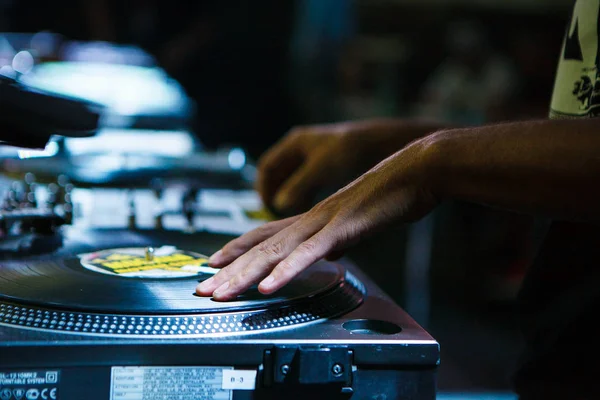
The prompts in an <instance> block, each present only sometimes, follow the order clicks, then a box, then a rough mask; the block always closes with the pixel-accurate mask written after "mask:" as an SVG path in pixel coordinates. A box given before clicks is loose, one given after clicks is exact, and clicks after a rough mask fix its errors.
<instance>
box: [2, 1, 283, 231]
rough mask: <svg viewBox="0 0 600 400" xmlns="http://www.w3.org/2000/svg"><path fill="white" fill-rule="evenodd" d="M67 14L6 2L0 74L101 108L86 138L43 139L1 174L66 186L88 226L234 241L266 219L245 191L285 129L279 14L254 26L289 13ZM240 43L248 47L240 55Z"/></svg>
mask: <svg viewBox="0 0 600 400" xmlns="http://www.w3.org/2000/svg"><path fill="white" fill-rule="evenodd" d="M25 4H27V6H25ZM277 4H279V3H277ZM71 5H72V7H71V8H69V11H68V12H65V13H63V11H64V10H61V9H60V8H59V7H56V5H54V4H53V5H52V6H50V5H47V4H39V6H40V7H31V4H30V3H16V2H14V3H10V2H9V3H6V4H5V5H4V6H5V7H6V8H5V10H4V12H5V14H6V15H8V16H9V18H7V20H6V21H7V22H10V25H9V26H4V27H1V28H3V29H2V30H4V31H7V32H9V33H3V34H0V43H1V44H2V45H1V46H0V71H1V72H2V74H3V75H5V76H8V77H9V78H12V79H16V80H17V81H19V82H20V83H21V84H24V85H26V86H27V87H29V88H32V89H34V90H42V91H48V92H50V93H53V94H57V95H60V96H69V97H73V98H78V99H82V100H85V101H91V102H94V103H97V104H100V105H103V106H104V108H103V111H102V115H101V118H100V123H99V130H98V132H97V134H96V135H95V137H93V138H86V139H85V140H80V139H78V138H69V137H67V138H62V137H53V138H52V139H51V140H50V142H49V143H48V145H47V146H46V148H45V149H44V150H43V151H35V150H29V149H14V148H3V149H2V153H1V156H2V158H3V171H4V172H5V173H7V174H8V175H9V176H11V177H13V178H17V179H22V178H23V177H24V176H25V174H27V173H33V175H35V177H36V179H37V180H38V181H41V182H45V183H47V182H54V181H56V180H57V179H58V177H60V176H67V177H68V178H69V181H70V183H71V184H73V185H75V186H76V187H77V188H78V190H77V191H76V192H75V193H74V195H73V196H72V199H71V200H75V202H76V203H78V204H79V203H81V204H88V206H82V207H81V210H80V211H81V212H83V213H85V214H87V217H86V220H88V221H89V218H88V217H89V215H90V214H92V215H115V214H118V215H119V217H118V218H117V220H118V221H119V222H118V224H120V225H123V224H125V225H126V226H129V227H141V226H147V227H150V226H161V227H163V226H170V227H172V228H175V229H188V228H190V227H195V228H194V229H216V230H227V231H228V232H232V233H242V232H244V231H246V230H248V229H250V228H251V227H254V226H256V224H259V223H262V222H263V221H264V218H268V216H266V214H263V213H262V212H261V210H260V207H261V206H260V201H259V199H258V198H257V197H256V196H255V194H254V193H253V192H252V191H251V190H247V189H250V188H251V184H252V180H253V174H254V167H253V165H252V162H251V161H252V158H253V155H254V156H257V155H258V154H260V153H261V152H262V150H263V149H264V148H266V147H267V146H268V144H270V143H272V142H273V141H274V140H275V138H274V136H277V135H280V134H281V133H282V132H285V130H286V127H285V126H284V125H285V124H287V122H283V121H288V119H289V115H288V113H287V111H286V110H285V109H286V107H287V106H286V101H285V99H284V97H285V96H284V94H283V92H284V91H283V88H282V86H283V85H282V82H281V81H282V77H281V76H280V75H277V74H271V71H273V69H271V68H276V69H277V70H279V69H281V63H282V62H283V59H282V57H281V56H282V53H283V51H284V48H283V46H284V43H285V42H286V34H285V28H283V25H284V22H285V19H284V18H283V19H282V18H281V17H278V19H277V20H278V21H281V24H279V25H278V24H270V25H269V26H268V27H265V28H264V29H265V30H264V31H263V28H260V26H262V25H261V24H257V22H260V21H261V20H262V19H266V18H269V15H270V14H269V13H270V12H277V13H280V11H281V10H280V8H281V7H283V8H285V10H287V11H286V12H282V13H280V14H281V15H285V14H286V13H287V12H289V11H291V9H290V7H291V3H290V4H289V5H286V6H281V7H279V6H277V7H275V6H274V7H271V8H267V7H264V8H262V7H249V6H248V5H245V4H242V2H240V4H238V5H237V6H236V7H235V10H234V11H232V10H231V5H228V6H227V12H225V10H224V8H223V6H220V5H219V4H218V3H217V2H201V3H198V4H191V5H190V4H188V3H186V2H181V4H176V6H174V5H173V4H171V3H170V4H169V5H168V6H166V4H165V3H162V2H153V1H138V2H134V3H132V4H128V5H122V4H120V3H118V2H108V1H104V2H78V3H74V4H71ZM246 8H248V9H246ZM33 9H35V13H33V12H32V11H31V10H33ZM266 10H269V12H268V13H267V12H266ZM42 11H47V13H45V12H42ZM278 15H279V14H278ZM242 20H243V21H244V22H243V23H242V22H241V21H242ZM251 27H252V29H251ZM257 27H258V28H257ZM44 29H48V30H49V31H51V32H60V33H50V32H49V31H44ZM272 30H278V31H279V30H281V31H282V32H283V34H282V35H277V34H275V33H274V32H273V31H272ZM20 32H24V33H20ZM28 32H38V33H28ZM61 33H63V34H61ZM280 36H281V42H279V41H276V43H275V42H273V40H272V37H280ZM239 37H243V38H244V40H243V41H240V40H239V39H238V38H239ZM248 37H250V38H255V39H256V40H252V41H250V43H252V45H251V46H250V47H248V43H249V41H247V39H248ZM267 37H268V38H269V40H262V39H264V38H267ZM217 55H218V56H217ZM274 58H276V59H277V60H278V61H277V60H275V61H274ZM267 66H268V68H267ZM232 77H233V78H232ZM282 96H283V97H282ZM278 107H279V109H278ZM231 115H235V118H231V117H230V116H231ZM259 126H260V135H255V134H254V133H257V132H258V130H259ZM242 127H243V129H242ZM30 176H31V175H30ZM86 187H87V189H85V190H84V189H83V188H86ZM175 187H176V188H177V189H174V188H175ZM173 190H175V192H173ZM211 190H212V191H211ZM115 193H116V195H115ZM42 197H43V196H42ZM225 198H226V199H227V200H224V199H225ZM92 200H93V201H92ZM192 200H193V201H192ZM194 202H195V204H192V203H194ZM200 203H201V204H202V205H201V206H198V204H200ZM90 204H91V205H90ZM196 206H197V207H196ZM99 207H100V208H99ZM102 207H103V208H102ZM107 207H108V208H110V210H108V212H106V211H107V210H106V208H107ZM190 207H191V209H190ZM83 209H85V210H83ZM139 209H144V210H150V211H149V212H147V213H146V214H144V215H142V214H143V213H141V212H139ZM156 210H162V211H156ZM185 210H187V212H186V211H185ZM100 211H102V212H100ZM116 211H118V212H116ZM76 214H77V212H76ZM153 214H155V215H153ZM171 214H178V218H177V221H176V222H174V220H173V218H171V217H172V215H171ZM200 214H201V215H202V218H201V222H198V218H196V217H198V216H199V215H200ZM169 215H171V216H169ZM182 215H183V219H182V218H181V217H182ZM224 215H227V216H228V217H227V218H223V217H224ZM249 215H250V216H251V217H249ZM75 219H76V220H77V218H75ZM98 222H101V223H107V221H105V220H101V221H98ZM113 222H114V221H112V222H111V223H113ZM248 224H249V225H248ZM186 227H187V228H186Z"/></svg>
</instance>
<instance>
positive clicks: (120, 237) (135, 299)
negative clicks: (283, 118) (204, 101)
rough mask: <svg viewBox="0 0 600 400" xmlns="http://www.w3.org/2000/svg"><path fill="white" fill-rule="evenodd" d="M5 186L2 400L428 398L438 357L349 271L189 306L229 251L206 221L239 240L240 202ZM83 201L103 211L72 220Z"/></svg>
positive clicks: (64, 184)
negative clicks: (213, 260) (218, 256)
mask: <svg viewBox="0 0 600 400" xmlns="http://www.w3.org/2000/svg"><path fill="white" fill-rule="evenodd" d="M36 143H37V142H36ZM29 178H31V176H29ZM17 186H18V187H11V188H10V189H9V190H8V192H7V196H6V197H5V199H4V201H3V203H2V207H1V208H2V209H1V210H0V236H1V238H0V400H13V399H15V400H21V399H26V400H32V399H33V400H40V399H41V400H48V399H51V400H57V399H58V400H83V399H86V400H109V399H110V400H171V399H173V400H174V399H178V400H179V399H182V400H188V399H189V400H192V399H194V400H197V399H203V400H221V399H223V400H224V399H228V400H231V399H234V400H244V399H305V398H314V399H381V400H383V399H386V400H392V399H397V400H399V399H434V398H435V373H436V368H437V365H438V363H439V345H438V343H437V342H436V341H435V340H434V339H433V338H432V337H431V336H430V335H429V334H428V333H427V332H426V331H425V330H423V329H422V328H421V327H420V326H419V325H418V324H417V323H416V322H415V321H414V320H413V319H412V318H411V317H410V316H408V315H407V314H406V313H405V312H404V311H403V310H402V309H401V308H400V307H398V306H397V305H396V304H394V302H393V301H392V300H391V299H390V298H389V297H388V296H387V295H386V294H385V293H383V292H382V291H381V290H380V289H379V288H378V287H377V286H376V285H375V284H374V283H373V282H372V281H371V280H370V279H369V278H368V277H367V276H366V275H365V274H364V273H362V272H361V271H360V270H359V269H358V268H356V267H355V266H354V265H352V263H351V262H349V261H348V260H342V261H341V262H339V263H329V262H319V263H317V264H315V265H314V266H313V267H311V268H309V269H308V270H307V271H305V272H304V273H303V274H302V275H300V276H299V277H298V278H297V279H295V280H294V281H293V282H292V283H290V285H288V286H287V287H285V288H284V289H282V290H281V291H279V292H277V293H275V294H273V295H270V296H263V295H262V294H260V293H258V291H257V290H256V288H251V289H250V290H249V291H248V292H247V293H245V294H244V295H242V296H239V297H238V298H237V299H236V300H235V301H232V302H226V303H224V302H217V301H214V300H213V299H210V298H200V297H197V296H195V294H194V293H195V287H196V285H197V284H198V282H199V281H202V280H204V279H207V278H208V277H210V276H212V274H214V273H215V270H214V269H212V268H210V267H208V266H207V264H206V255H209V254H212V253H213V252H214V251H216V250H218V249H219V248H221V247H222V246H223V245H224V244H225V243H226V242H228V241H229V240H231V239H232V238H233V237H234V236H232V234H224V233H223V232H226V231H227V229H222V231H221V232H219V230H218V229H212V228H210V226H213V227H214V226H215V225H217V224H216V223H215V224H214V225H210V224H207V223H206V220H210V219H211V218H212V219H213V221H216V222H218V224H219V225H221V226H229V227H232V228H233V227H234V226H237V227H238V228H237V229H238V230H236V229H229V232H231V233H236V234H238V233H241V232H242V231H244V230H247V229H250V228H251V227H252V226H251V224H250V223H249V221H248V220H244V219H243V215H244V211H243V210H242V208H243V207H244V206H243V205H242V204H243V203H245V204H247V203H248V199H240V198H239V197H238V198H236V196H235V195H231V194H229V200H227V201H225V200H224V199H226V196H225V195H224V193H223V192H217V193H216V194H215V193H213V195H214V196H216V197H217V201H216V202H217V203H222V204H220V205H221V206H225V207H224V209H218V208H215V209H212V210H209V209H208V208H207V207H203V208H202V210H200V211H201V212H198V210H199V209H198V208H197V207H196V206H197V205H198V204H197V203H198V202H199V201H200V198H203V200H202V201H203V202H205V204H204V205H205V206H206V201H207V197H210V195H209V196H207V193H204V194H202V195H200V194H198V192H197V190H196V189H194V188H192V190H191V191H190V190H189V188H187V189H186V188H185V184H184V188H183V189H184V190H183V191H182V190H181V188H180V187H178V186H177V185H174V186H171V185H168V186H166V187H161V188H160V190H158V192H161V193H162V194H160V195H159V196H156V193H157V190H156V188H146V189H143V188H140V189H136V190H134V191H133V192H132V191H131V190H124V189H122V188H113V189H110V188H109V189H107V188H104V189H101V190H108V192H105V193H104V195H105V197H102V196H99V193H98V192H90V191H94V190H96V189H94V188H84V189H81V188H78V187H75V186H74V185H73V184H72V183H69V182H68V181H64V179H63V181H61V182H57V183H56V184H54V183H50V184H43V185H41V184H40V185H38V184H35V182H33V180H32V179H29V180H27V181H26V182H25V183H24V184H20V185H17ZM111 190H113V192H111ZM163 192H166V193H163ZM132 193H133V194H132ZM209 194H210V193H209ZM42 195H43V196H42ZM238 195H239V193H238ZM152 196H154V197H152ZM219 196H220V197H219ZM165 197H173V198H177V200H176V201H175V202H174V203H170V202H169V200H168V199H165ZM90 199H95V200H96V201H100V202H101V203H103V204H104V205H105V206H109V207H110V206H112V207H113V208H114V210H112V209H107V208H102V207H92V208H85V207H83V211H81V210H79V208H81V207H79V206H78V204H79V203H81V204H85V203H86V201H89V200H90ZM232 199H235V201H233V200H232ZM158 200H160V201H158ZM230 200H231V201H230ZM169 204H172V205H173V207H171V208H169V207H170V206H169ZM156 206H158V208H159V212H158V213H155V212H154V210H155V208H156ZM165 206H167V208H166V209H165ZM208 211H210V212H208ZM224 211H226V212H224ZM207 212H208V214H209V215H207V214H206V213H207ZM158 217H160V218H158ZM168 217H173V218H175V219H177V218H179V220H180V221H181V220H182V219H183V221H187V222H186V223H185V224H184V225H183V226H180V225H178V224H177V223H174V222H173V221H172V220H171V219H169V218H168ZM94 219H97V220H99V221H92V220H94ZM97 222H102V223H103V224H99V223H97ZM257 223H259V222H257ZM240 227H242V228H240ZM191 228H193V229H191Z"/></svg>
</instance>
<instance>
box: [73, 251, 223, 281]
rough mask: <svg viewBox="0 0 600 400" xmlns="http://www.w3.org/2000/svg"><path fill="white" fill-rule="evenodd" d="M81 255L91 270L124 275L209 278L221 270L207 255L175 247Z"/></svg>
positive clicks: (131, 276) (134, 276) (136, 276)
mask: <svg viewBox="0 0 600 400" xmlns="http://www.w3.org/2000/svg"><path fill="white" fill-rule="evenodd" d="M79 258H80V260H81V265H82V266H83V267H84V268H86V269H88V270H90V271H94V272H99V273H103V274H108V275H113V276H120V277H124V278H162V279H164V278H167V279H168V278H186V277H193V276H206V278H208V277H210V276H212V275H214V274H216V273H217V272H218V271H219V270H218V269H216V268H211V267H209V266H208V257H207V256H205V255H202V254H198V253H193V252H190V251H183V250H179V249H177V248H176V247H174V246H162V247H156V248H152V247H145V248H144V247H129V248H122V249H108V250H101V251H96V252H93V253H86V254H80V255H79Z"/></svg>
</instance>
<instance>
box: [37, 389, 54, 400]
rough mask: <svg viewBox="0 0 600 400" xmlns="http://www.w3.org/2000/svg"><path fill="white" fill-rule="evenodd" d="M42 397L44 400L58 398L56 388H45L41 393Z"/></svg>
mask: <svg viewBox="0 0 600 400" xmlns="http://www.w3.org/2000/svg"><path fill="white" fill-rule="evenodd" d="M40 398H41V399H43V400H56V388H53V389H48V388H46V389H44V390H42V392H41V393H40Z"/></svg>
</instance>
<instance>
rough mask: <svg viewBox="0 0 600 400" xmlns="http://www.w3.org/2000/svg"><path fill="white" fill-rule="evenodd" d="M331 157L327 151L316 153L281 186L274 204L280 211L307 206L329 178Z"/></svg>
mask: <svg viewBox="0 0 600 400" xmlns="http://www.w3.org/2000/svg"><path fill="white" fill-rule="evenodd" d="M329 158H330V155H328V154H327V153H326V152H321V153H317V154H314V155H313V156H312V157H311V158H309V159H308V161H307V162H306V163H305V164H304V165H302V166H300V168H298V169H297V170H296V172H294V174H293V175H292V176H291V177H290V178H289V179H288V180H287V181H286V182H285V183H284V184H283V185H282V186H281V188H280V189H279V190H278V191H277V194H276V195H275V199H274V201H273V204H274V205H275V208H277V209H278V210H280V211H288V212H289V211H297V210H300V209H302V208H303V207H306V205H307V204H309V203H310V202H311V201H312V200H313V198H314V195H315V193H316V192H317V190H318V189H319V188H320V187H321V185H322V184H323V183H324V182H325V180H326V179H327V173H328V171H327V169H328V166H329Z"/></svg>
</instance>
